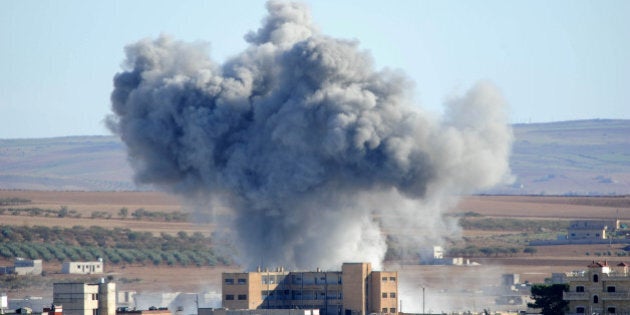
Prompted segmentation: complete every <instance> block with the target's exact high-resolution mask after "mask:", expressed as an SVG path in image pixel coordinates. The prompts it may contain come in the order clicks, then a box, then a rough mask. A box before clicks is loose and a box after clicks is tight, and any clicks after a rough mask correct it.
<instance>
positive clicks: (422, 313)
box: [422, 287, 425, 314]
mask: <svg viewBox="0 0 630 315" xmlns="http://www.w3.org/2000/svg"><path fill="white" fill-rule="evenodd" d="M422 314H425V312H424V287H422Z"/></svg>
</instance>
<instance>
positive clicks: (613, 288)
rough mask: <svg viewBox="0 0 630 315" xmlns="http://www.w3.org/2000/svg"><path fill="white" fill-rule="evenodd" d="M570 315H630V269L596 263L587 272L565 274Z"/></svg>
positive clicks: (623, 264) (624, 266)
mask: <svg viewBox="0 0 630 315" xmlns="http://www.w3.org/2000/svg"><path fill="white" fill-rule="evenodd" d="M565 281H566V283H567V284H568V285H569V291H568V292H564V295H563V300H565V301H568V302H569V311H568V314H599V315H608V314H630V270H629V269H628V265H627V264H625V263H620V264H618V265H616V266H614V267H611V266H609V265H608V263H607V262H593V263H592V264H590V265H589V266H588V269H587V270H583V271H575V272H571V273H567V274H565Z"/></svg>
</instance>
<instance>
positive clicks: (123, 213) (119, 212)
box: [118, 207, 129, 219]
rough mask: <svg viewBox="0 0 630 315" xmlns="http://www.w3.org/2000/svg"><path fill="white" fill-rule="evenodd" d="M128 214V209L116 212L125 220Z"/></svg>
mask: <svg viewBox="0 0 630 315" xmlns="http://www.w3.org/2000/svg"><path fill="white" fill-rule="evenodd" d="M128 214H129V209H127V208H124V207H123V208H120V211H118V216H119V217H121V218H123V219H125V218H127V215H128Z"/></svg>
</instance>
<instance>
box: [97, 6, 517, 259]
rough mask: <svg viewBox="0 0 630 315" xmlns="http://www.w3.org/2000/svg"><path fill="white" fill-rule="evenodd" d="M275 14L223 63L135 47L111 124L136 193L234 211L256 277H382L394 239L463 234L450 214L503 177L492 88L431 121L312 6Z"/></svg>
mask: <svg viewBox="0 0 630 315" xmlns="http://www.w3.org/2000/svg"><path fill="white" fill-rule="evenodd" d="M267 10H268V12H269V15H268V16H267V17H266V18H265V19H264V20H263V23H262V27H261V28H260V29H258V30H257V31H255V32H250V33H249V34H247V35H246V36H245V39H246V41H247V42H248V44H249V45H248V47H247V49H246V50H245V51H243V52H242V53H240V54H238V55H236V56H234V57H233V58H231V59H229V60H228V61H226V62H224V63H223V64H218V63H215V62H214V61H212V60H211V59H210V58H209V56H208V53H207V50H206V47H205V46H204V45H203V44H199V43H185V42H181V41H177V40H175V39H173V38H170V37H168V36H160V37H159V38H157V39H155V40H149V39H146V40H141V41H139V42H137V43H135V44H132V45H129V46H128V47H126V49H125V51H126V55H127V59H126V61H125V63H124V71H123V72H121V73H118V74H116V76H115V77H114V90H113V92H112V95H111V101H112V110H113V113H114V114H113V115H111V116H110V117H108V125H109V128H110V129H111V130H112V131H113V132H114V133H115V134H117V135H119V136H120V137H121V139H122V140H123V141H124V143H125V144H126V145H127V148H128V154H129V159H130V161H131V163H132V166H133V168H134V170H135V179H136V181H137V182H139V183H144V184H152V185H156V186H158V187H161V188H163V189H167V190H169V191H172V192H175V193H178V194H181V195H184V196H187V197H189V198H203V199H204V200H211V201H212V202H211V203H210V202H209V203H208V210H207V211H208V212H210V211H212V209H210V208H211V206H210V204H212V205H216V204H219V205H223V206H225V207H227V208H229V209H231V211H232V212H233V214H232V218H234V219H233V220H231V221H230V222H222V224H224V225H225V226H226V227H227V229H228V230H233V231H234V232H233V234H231V235H232V236H233V238H234V244H235V245H236V246H237V247H238V250H239V253H240V259H241V263H243V264H245V265H248V266H250V267H251V266H255V265H257V264H259V263H260V262H261V261H263V262H264V263H265V264H266V265H269V266H280V265H282V266H287V267H300V268H307V267H308V268H312V267H323V268H335V269H337V268H339V265H340V263H341V262H344V261H369V262H372V263H373V264H374V265H375V266H376V267H378V266H380V263H381V262H382V260H383V257H384V254H385V252H386V249H387V245H386V242H385V236H384V234H386V233H388V232H392V231H414V233H409V234H410V237H405V238H401V240H400V241H401V242H417V241H420V242H426V243H428V244H433V243H439V242H440V240H441V239H442V238H443V237H444V236H445V235H446V234H452V233H456V232H457V227H456V226H455V225H454V224H453V223H452V222H448V221H445V219H444V218H443V216H442V212H443V211H444V209H446V208H448V207H449V206H451V205H452V203H453V202H454V199H453V198H452V196H457V195H460V194H464V193H469V192H472V191H475V190H478V189H483V188H487V187H490V186H492V185H495V184H497V183H499V182H500V181H502V180H503V179H505V178H506V176H507V174H508V173H509V168H508V156H509V153H510V146H511V141H512V133H511V130H510V128H509V126H508V125H507V123H506V117H505V113H504V101H503V99H502V98H501V96H500V95H499V93H498V92H497V90H496V89H495V88H494V87H492V86H491V85H490V84H488V83H479V84H478V85H476V86H475V87H473V88H472V89H471V90H470V91H469V92H467V93H466V94H465V95H463V96H461V97H455V98H453V99H452V100H450V101H448V102H447V104H446V107H447V109H446V114H445V115H444V117H443V118H434V117H431V116H429V115H427V114H425V113H423V112H422V111H421V110H420V109H419V108H417V107H414V106H413V104H412V102H411V97H410V91H411V88H412V87H411V85H412V84H411V83H410V82H409V80H408V79H407V78H406V77H405V76H404V74H402V73H400V72H396V71H390V70H376V69H374V65H373V62H372V59H371V56H370V55H369V53H367V52H365V51H361V50H360V49H359V48H358V43H357V42H356V41H347V40H340V39H335V38H331V37H328V36H326V35H323V34H320V33H319V32H318V31H317V30H316V29H315V28H314V26H313V25H312V23H311V21H310V16H309V12H308V10H307V8H306V7H305V6H304V5H301V4H295V3H281V2H273V1H272V2H268V3H267Z"/></svg>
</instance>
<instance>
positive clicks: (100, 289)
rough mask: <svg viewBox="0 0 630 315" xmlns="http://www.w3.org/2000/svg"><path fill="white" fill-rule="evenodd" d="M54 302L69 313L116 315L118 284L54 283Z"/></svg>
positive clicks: (70, 314)
mask: <svg viewBox="0 0 630 315" xmlns="http://www.w3.org/2000/svg"><path fill="white" fill-rule="evenodd" d="M53 304H55V305H62V306H63V313H64V314H67V315H116V284H115V283H113V282H104V281H103V282H101V283H96V284H88V283H54V284H53Z"/></svg>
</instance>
